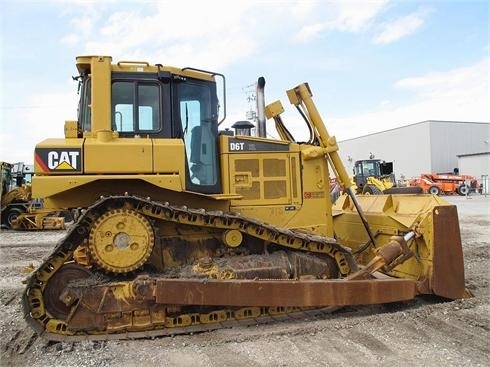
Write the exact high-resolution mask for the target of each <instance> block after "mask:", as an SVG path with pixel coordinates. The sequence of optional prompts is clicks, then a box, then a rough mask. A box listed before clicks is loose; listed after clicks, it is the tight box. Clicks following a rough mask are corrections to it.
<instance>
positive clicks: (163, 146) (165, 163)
mask: <svg viewBox="0 0 490 367" xmlns="http://www.w3.org/2000/svg"><path fill="white" fill-rule="evenodd" d="M153 172H155V173H177V174H178V175H179V176H180V177H182V182H183V181H184V180H185V150H184V143H183V141H182V140H180V139H153ZM182 187H185V183H184V182H183V184H182Z"/></svg>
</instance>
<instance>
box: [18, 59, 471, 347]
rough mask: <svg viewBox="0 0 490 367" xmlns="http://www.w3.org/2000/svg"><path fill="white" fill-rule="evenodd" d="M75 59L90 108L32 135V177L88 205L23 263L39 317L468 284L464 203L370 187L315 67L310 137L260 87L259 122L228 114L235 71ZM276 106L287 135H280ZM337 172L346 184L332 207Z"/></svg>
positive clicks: (81, 331)
mask: <svg viewBox="0 0 490 367" xmlns="http://www.w3.org/2000/svg"><path fill="white" fill-rule="evenodd" d="M76 66H77V69H78V72H79V76H78V78H77V79H78V81H79V83H80V104H79V109H78V110H79V116H78V119H77V120H73V121H66V122H65V136H64V138H50V139H47V140H44V141H42V142H40V143H39V144H38V145H37V146H36V148H35V172H36V175H35V177H34V178H33V194H34V195H35V196H36V197H40V198H43V199H44V204H45V206H46V207H47V208H53V209H60V208H63V209H72V208H86V210H85V211H84V213H83V214H82V215H81V216H80V218H79V219H78V221H77V222H76V224H74V225H73V226H71V228H69V229H68V231H67V234H66V237H65V238H63V239H62V240H60V241H59V242H58V244H57V245H56V247H55V248H54V250H53V253H52V254H51V255H50V256H48V257H47V258H46V259H45V260H44V261H43V263H42V264H41V265H40V267H39V268H38V269H37V270H35V271H34V272H33V273H32V275H31V276H30V278H29V279H28V280H27V286H26V290H25V292H24V296H23V307H24V312H25V317H26V320H27V322H28V323H29V325H31V326H32V327H33V328H34V329H35V330H36V331H37V332H38V333H39V334H42V335H44V336H45V337H46V338H48V339H51V340H62V341H64V340H86V339H106V338H113V339H114V338H138V337H152V336H158V335H169V334H176V333H182V332H184V333H185V332H195V331H200V330H210V329H214V328H219V327H223V326H231V325H234V324H235V323H239V324H243V323H247V322H251V323H257V322H260V321H261V320H265V321H267V320H274V319H276V318H281V317H287V316H288V315H291V314H302V313H303V312H306V311H307V312H310V314H311V313H312V312H315V310H317V309H321V308H324V307H330V306H344V305H360V304H375V303H385V302H395V301H403V300H410V299H413V298H414V297H416V296H417V295H419V294H436V295H438V296H441V297H444V298H449V299H456V298H462V297H466V296H468V295H469V294H468V292H467V291H466V289H465V284H464V266H463V255H462V248H461V239H460V233H459V225H458V217H457V211H456V207H455V206H452V205H449V204H448V203H447V202H445V201H444V200H443V199H441V198H439V197H437V196H427V195H413V196H412V197H410V198H409V200H408V199H407V197H406V196H397V195H364V196H361V197H356V196H355V194H354V192H353V189H352V183H351V180H350V178H349V176H348V174H347V172H346V170H345V168H344V166H343V165H342V162H341V160H340V157H339V154H338V147H337V143H336V140H335V137H333V136H331V135H329V133H328V132H327V129H326V127H325V125H324V124H323V121H322V119H321V117H320V114H319V112H318V110H317V109H316V106H315V104H314V102H313V99H312V93H311V90H310V88H309V86H308V84H306V83H304V84H300V85H298V86H296V87H295V88H292V89H290V90H288V91H287V95H288V98H289V101H290V102H291V104H292V105H294V106H295V107H296V109H297V110H298V112H299V113H300V115H301V116H302V117H303V118H304V121H305V124H306V126H307V128H308V130H309V131H310V137H309V139H308V141H306V142H298V141H296V140H295V139H294V136H293V134H291V132H290V131H289V130H288V129H287V128H286V126H285V124H284V123H283V121H282V117H281V114H282V112H283V111H284V108H283V106H282V104H281V103H280V102H279V101H276V102H273V103H271V104H269V105H267V106H265V102H264V98H263V97H260V98H258V100H259V101H258V103H259V106H258V107H259V108H258V111H259V116H258V124H259V126H258V129H257V130H258V131H259V136H246V135H235V134H233V133H232V132H231V131H229V130H221V129H220V125H221V123H222V122H223V121H224V118H225V116H226V106H225V78H224V76H223V75H222V74H219V73H216V72H210V71H204V70H201V69H195V68H182V69H181V68H175V67H164V66H162V65H159V64H157V65H150V64H149V63H146V62H118V63H113V62H112V58H111V57H108V56H82V57H78V58H77V60H76ZM264 85H265V80H264V79H263V78H260V79H259V82H258V83H257V86H258V93H257V96H263V95H264V93H263V90H264ZM218 86H222V90H221V88H218ZM266 118H269V119H273V120H274V123H275V129H276V131H277V132H278V134H279V139H271V138H267V137H266V136H267V134H266V124H265V121H266ZM330 171H332V172H333V173H334V174H335V175H336V176H337V178H338V180H339V182H340V183H341V184H342V186H343V187H344V189H345V191H346V192H347V193H348V194H349V195H342V196H341V197H339V198H338V199H337V201H336V203H335V206H332V203H331V199H330V184H329V172H330Z"/></svg>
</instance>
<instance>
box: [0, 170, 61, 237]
mask: <svg viewBox="0 0 490 367" xmlns="http://www.w3.org/2000/svg"><path fill="white" fill-rule="evenodd" d="M0 166H1V170H2V175H1V181H0V182H1V186H2V202H1V224H2V227H3V228H13V229H62V228H64V218H63V217H57V216H54V215H53V214H55V213H53V212H51V211H50V210H47V211H46V210H44V209H43V208H42V206H43V205H42V201H41V200H36V199H33V198H32V188H31V184H30V182H31V179H32V174H33V170H32V169H31V167H29V166H27V165H25V164H24V163H22V162H18V163H14V164H11V163H7V162H0Z"/></svg>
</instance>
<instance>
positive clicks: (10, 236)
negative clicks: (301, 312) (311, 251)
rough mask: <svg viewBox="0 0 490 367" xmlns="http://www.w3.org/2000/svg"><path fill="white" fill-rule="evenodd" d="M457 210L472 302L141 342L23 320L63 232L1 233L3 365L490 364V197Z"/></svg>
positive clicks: (353, 312)
mask: <svg viewBox="0 0 490 367" xmlns="http://www.w3.org/2000/svg"><path fill="white" fill-rule="evenodd" d="M447 199H448V201H450V202H452V203H454V204H456V205H457V207H458V213H459V218H460V226H461V235H462V239H463V247H464V255H465V272H466V274H465V275H466V284H467V288H468V289H470V290H471V291H472V292H473V293H474V297H473V298H470V299H465V300H456V301H452V302H442V301H441V300H439V299H433V298H426V297H423V298H422V297H420V298H417V299H416V300H412V301H410V302H408V303H403V304H399V303H397V304H396V305H384V306H369V307H358V308H344V309H341V310H339V311H336V312H334V313H332V314H329V315H322V316H321V317H314V318H309V319H300V320H294V321H288V322H278V323H275V324H266V325H254V326H248V327H236V328H232V329H222V330H216V331H212V332H206V333H199V334H194V335H184V336H173V337H162V338H156V339H147V340H131V341H129V340H128V341H105V342H80V343H54V342H47V341H46V340H44V339H42V338H39V337H37V336H36V335H35V334H34V333H33V332H32V331H31V329H30V328H29V327H27V325H26V324H25V321H24V319H23V317H22V311H21V306H20V297H21V294H22V291H23V288H24V285H23V284H22V281H23V280H24V279H25V278H26V276H27V275H26V273H23V269H24V268H25V267H26V266H28V265H29V264H30V263H32V264H33V265H34V266H36V267H37V266H38V265H39V264H40V261H41V259H42V258H43V257H44V256H46V255H47V254H48V253H50V252H51V250H52V248H53V244H54V243H55V242H56V241H57V239H58V238H60V237H61V236H63V231H54V232H53V231H51V232H50V231H45V232H14V231H2V232H1V233H0V251H1V253H0V256H1V257H0V259H1V262H0V290H1V291H0V310H1V320H0V333H1V342H0V348H1V349H0V364H1V365H2V366H31V367H36V366H42V367H46V366H68V367H82V366H140V367H143V366H145V367H146V366H193V367H199V366H202V367H205V366H206V367H207V366H244V367H245V366H247V367H253V366H271V367H272V366H274V367H275V366H302V367H304V366H336V367H337V366H372V365H377V366H410V365H411V366H445V367H450V366H489V365H490V332H489V330H490V290H489V279H490V274H489V256H490V197H485V196H479V195H472V196H469V197H468V198H465V197H454V196H453V197H447Z"/></svg>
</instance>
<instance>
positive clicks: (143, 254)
mask: <svg viewBox="0 0 490 367" xmlns="http://www.w3.org/2000/svg"><path fill="white" fill-rule="evenodd" d="M154 243H155V236H154V233H153V228H152V225H151V223H150V222H149V221H148V219H146V218H145V217H144V216H143V215H141V214H140V213H138V212H136V211H134V210H130V209H114V210H109V211H107V212H106V213H104V214H103V215H102V216H100V217H99V218H98V219H97V220H96V221H95V222H94V224H93V225H92V228H91V230H90V235H89V246H88V247H89V252H90V255H91V258H92V259H93V260H94V261H95V263H96V264H97V265H98V266H99V267H101V268H102V269H105V270H106V271H109V272H113V273H128V272H130V271H134V270H136V269H138V268H139V267H141V266H142V265H143V264H144V263H145V262H146V260H147V259H148V258H149V257H150V255H151V252H152V250H153V246H154Z"/></svg>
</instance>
